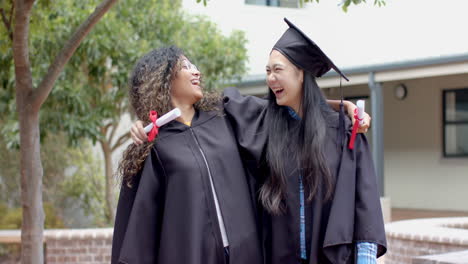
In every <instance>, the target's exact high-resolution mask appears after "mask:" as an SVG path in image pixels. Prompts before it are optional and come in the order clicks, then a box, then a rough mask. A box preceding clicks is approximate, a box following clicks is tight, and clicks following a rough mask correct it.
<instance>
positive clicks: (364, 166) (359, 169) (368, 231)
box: [354, 134, 387, 257]
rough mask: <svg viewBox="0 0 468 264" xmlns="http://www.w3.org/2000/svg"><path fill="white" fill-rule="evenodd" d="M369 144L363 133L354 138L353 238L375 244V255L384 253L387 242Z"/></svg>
mask: <svg viewBox="0 0 468 264" xmlns="http://www.w3.org/2000/svg"><path fill="white" fill-rule="evenodd" d="M378 190H379V189H378V186H377V178H376V174H375V170H374V164H373V162H372V156H371V152H370V149H369V144H368V142H367V139H366V137H365V136H364V135H362V134H361V135H358V137H357V138H356V205H355V227H354V228H355V230H354V240H355V241H357V242H372V243H375V244H377V246H378V248H377V257H379V256H381V255H383V254H385V252H386V251H387V243H386V238H385V227H384V222H383V215H382V209H381V206H380V194H379V191H378Z"/></svg>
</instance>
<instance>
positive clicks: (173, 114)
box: [145, 108, 182, 133]
mask: <svg viewBox="0 0 468 264" xmlns="http://www.w3.org/2000/svg"><path fill="white" fill-rule="evenodd" d="M181 115H182V112H180V109H179V108H174V109H172V110H171V111H169V112H167V113H166V114H165V115H163V116H161V117H160V118H158V120H156V125H157V126H158V127H162V126H164V125H165V124H167V123H169V122H171V121H172V120H174V119H176V118H178V117H179V116H181ZM151 129H153V123H150V124H149V125H147V126H145V133H149V132H150V131H151Z"/></svg>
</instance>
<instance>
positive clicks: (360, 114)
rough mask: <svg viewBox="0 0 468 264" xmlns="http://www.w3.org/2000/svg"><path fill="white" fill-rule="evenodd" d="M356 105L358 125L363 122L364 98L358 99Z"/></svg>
mask: <svg viewBox="0 0 468 264" xmlns="http://www.w3.org/2000/svg"><path fill="white" fill-rule="evenodd" d="M356 105H357V109H358V119H359V125H362V124H363V123H364V111H365V106H366V102H365V101H364V100H358V101H357V103H356Z"/></svg>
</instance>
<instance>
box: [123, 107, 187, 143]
mask: <svg viewBox="0 0 468 264" xmlns="http://www.w3.org/2000/svg"><path fill="white" fill-rule="evenodd" d="M181 114H182V113H181V111H180V109H179V108H174V109H173V110H171V111H169V112H168V113H166V114H165V115H163V116H161V117H159V118H157V116H156V121H155V123H156V127H157V128H159V127H162V126H164V125H165V124H167V123H169V122H171V121H172V120H174V119H176V118H178V117H180V116H181ZM153 127H154V123H153V122H152V123H150V124H149V125H147V126H146V127H145V128H143V122H142V121H141V120H138V121H136V122H135V124H133V125H132V128H131V130H130V135H131V137H132V140H133V142H134V143H135V144H137V145H141V144H143V142H144V141H146V140H148V136H147V133H149V132H151V130H152V129H153Z"/></svg>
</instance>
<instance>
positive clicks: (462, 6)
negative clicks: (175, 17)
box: [184, 0, 468, 74]
mask: <svg viewBox="0 0 468 264" xmlns="http://www.w3.org/2000/svg"><path fill="white" fill-rule="evenodd" d="M243 2H244V0H211V1H209V3H208V6H207V7H204V6H203V5H202V4H196V1H195V0H184V7H185V8H186V9H187V10H189V12H190V13H193V14H206V15H208V16H209V17H210V18H211V20H212V21H214V22H216V23H218V25H219V26H220V28H221V29H222V30H223V32H225V33H229V32H230V31H231V30H232V29H241V30H245V31H247V37H248V39H249V43H248V46H247V48H248V50H249V57H250V63H249V66H250V72H249V73H250V74H259V73H263V72H264V67H265V66H264V65H265V62H266V58H267V56H268V53H269V50H271V47H272V46H273V44H274V43H275V42H276V40H277V39H278V38H279V37H280V36H281V34H282V32H284V30H285V29H286V24H284V23H283V22H282V17H284V16H287V17H288V18H289V19H290V20H291V21H292V22H293V23H295V24H296V25H297V26H298V27H299V28H301V29H302V30H303V31H304V32H305V33H306V34H307V35H309V36H310V37H311V38H312V39H313V40H314V41H315V42H316V43H317V44H318V45H319V46H320V47H321V48H322V50H324V51H325V52H326V53H327V54H328V55H329V56H330V57H331V58H332V60H333V61H334V62H335V64H337V65H338V66H339V67H340V68H350V67H357V66H364V65H372V64H383V63H389V62H401V61H407V60H414V59H423V58H434V57H440V56H447V55H455V54H463V53H465V54H468V0H399V1H398V0H386V2H387V5H386V6H385V7H382V8H378V7H374V6H373V4H372V3H373V0H367V2H368V3H367V4H362V5H359V6H351V7H350V8H349V10H348V13H344V12H343V11H342V10H341V8H340V7H337V5H338V3H340V1H339V0H320V3H319V4H317V3H313V4H307V5H306V7H305V8H303V9H300V10H298V9H296V10H294V9H289V8H271V7H270V8H265V7H261V8H259V7H256V6H249V5H247V6H246V5H244V4H243ZM316 25H318V26H316Z"/></svg>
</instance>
